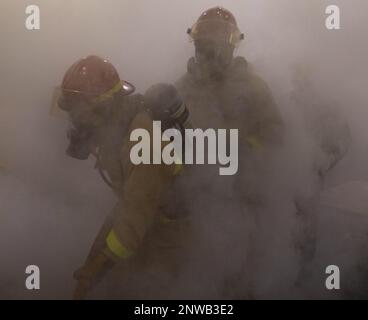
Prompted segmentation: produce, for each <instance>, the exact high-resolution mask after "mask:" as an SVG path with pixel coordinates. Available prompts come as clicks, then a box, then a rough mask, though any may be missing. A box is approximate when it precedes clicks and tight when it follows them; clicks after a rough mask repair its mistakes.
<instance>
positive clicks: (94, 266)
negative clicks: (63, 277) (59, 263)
mask: <svg viewBox="0 0 368 320" xmlns="http://www.w3.org/2000/svg"><path fill="white" fill-rule="evenodd" d="M113 264H114V263H113V261H112V260H111V259H109V258H108V257H107V255H106V254H104V253H103V252H100V253H98V254H97V256H96V257H94V258H92V259H90V260H89V261H87V262H86V264H85V265H84V266H83V267H82V268H80V269H78V270H77V271H76V272H75V273H74V279H76V280H77V281H78V283H77V286H76V288H75V290H74V294H73V299H74V300H83V299H85V298H86V297H87V295H88V293H89V292H90V290H91V289H92V288H93V287H94V286H95V285H96V284H97V283H98V282H99V281H100V280H101V279H102V278H103V276H104V275H105V273H106V272H107V271H108V270H109V269H110V268H111V267H112V266H113Z"/></svg>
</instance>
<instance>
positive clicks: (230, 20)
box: [187, 7, 244, 47]
mask: <svg viewBox="0 0 368 320" xmlns="http://www.w3.org/2000/svg"><path fill="white" fill-rule="evenodd" d="M187 33H188V34H189V35H190V37H191V38H192V40H199V39H208V40H212V41H215V42H225V43H228V44H231V45H232V46H234V47H235V46H237V45H238V44H239V42H240V41H241V40H243V39H244V34H242V33H241V32H240V30H239V28H238V25H237V22H236V19H235V17H234V15H233V14H232V13H231V12H230V11H229V10H227V9H225V8H222V7H214V8H211V9H208V10H206V11H205V12H203V13H202V14H201V16H200V17H199V18H198V20H197V22H196V23H195V24H194V25H193V27H192V28H189V29H188V31H187Z"/></svg>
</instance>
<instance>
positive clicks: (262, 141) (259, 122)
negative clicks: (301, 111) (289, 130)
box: [247, 74, 284, 148]
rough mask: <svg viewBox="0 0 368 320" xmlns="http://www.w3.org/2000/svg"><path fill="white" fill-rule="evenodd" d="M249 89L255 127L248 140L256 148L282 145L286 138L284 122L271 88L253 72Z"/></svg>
mask: <svg viewBox="0 0 368 320" xmlns="http://www.w3.org/2000/svg"><path fill="white" fill-rule="evenodd" d="M249 89H250V92H251V97H250V102H251V104H252V116H253V117H254V127H253V130H252V132H251V133H250V134H249V136H248V137H247V142H248V143H249V144H250V145H253V146H254V147H256V148H257V147H262V146H264V145H280V144H281V143H282V142H283V139H284V123H283V120H282V116H281V114H280V111H279V108H278V106H277V104H276V102H275V100H274V98H273V96H272V93H271V90H270V88H269V87H268V85H267V84H266V82H265V81H263V80H262V79H261V78H260V77H258V76H257V75H255V74H252V76H251V77H250V80H249V88H248V90H249Z"/></svg>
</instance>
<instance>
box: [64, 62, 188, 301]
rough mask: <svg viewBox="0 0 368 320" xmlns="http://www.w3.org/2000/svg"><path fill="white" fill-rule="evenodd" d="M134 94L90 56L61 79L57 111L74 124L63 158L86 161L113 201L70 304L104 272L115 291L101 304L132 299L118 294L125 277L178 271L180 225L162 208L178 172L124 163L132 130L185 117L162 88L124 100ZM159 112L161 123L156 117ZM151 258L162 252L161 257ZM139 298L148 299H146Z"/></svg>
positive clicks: (173, 97) (165, 275)
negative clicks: (143, 272) (111, 299)
mask: <svg viewBox="0 0 368 320" xmlns="http://www.w3.org/2000/svg"><path fill="white" fill-rule="evenodd" d="M133 90H134V87H133V86H132V85H130V84H129V83H127V82H125V81H121V80H120V78H119V75H118V73H117V72H116V70H115V68H114V67H113V66H112V64H110V63H109V62H108V61H107V60H103V59H101V58H99V57H96V56H89V57H87V58H84V59H81V60H79V61H78V62H76V63H75V64H74V65H73V66H72V67H71V68H70V69H69V70H68V71H67V73H66V74H65V77H64V80H63V84H62V91H61V92H62V95H61V97H60V99H59V107H60V108H61V109H62V110H64V111H67V112H68V114H69V116H70V119H71V122H72V124H73V129H71V130H70V132H69V134H68V137H69V139H70V146H69V148H68V150H67V153H68V154H69V155H70V156H72V157H74V158H77V159H81V160H82V159H86V158H88V156H89V155H90V154H93V155H94V156H95V157H96V159H97V162H96V167H97V168H98V170H99V171H100V173H101V175H102V177H103V179H104V180H105V181H106V182H107V183H108V184H109V185H110V186H111V187H112V188H113V189H114V191H115V193H116V194H117V195H118V197H119V202H118V204H117V205H116V206H115V208H114V210H113V211H112V213H111V214H110V216H109V217H108V218H107V219H106V221H105V223H104V225H103V226H102V228H101V230H100V232H99V234H98V236H97V238H96V240H95V242H94V244H93V246H92V249H91V251H90V254H89V256H88V258H87V260H86V262H85V264H84V266H83V267H82V268H81V269H79V270H78V271H77V272H76V273H75V278H76V280H77V281H78V284H77V287H76V290H75V293H74V298H75V299H83V298H85V297H86V296H87V294H88V293H89V292H90V290H91V288H92V287H93V286H94V285H95V284H96V283H97V282H98V281H99V280H100V279H101V278H103V277H104V275H105V274H106V273H107V271H108V270H110V269H113V270H111V273H110V274H112V275H113V276H114V277H115V278H114V281H113V282H114V285H115V288H111V290H109V291H108V292H106V296H105V297H114V298H127V297H131V296H129V292H127V291H124V290H125V289H129V288H124V281H125V280H126V279H127V278H129V277H130V274H129V272H132V271H137V269H139V268H143V269H144V268H148V269H149V268H157V270H160V271H161V272H162V275H163V277H162V279H158V281H159V282H160V281H161V280H162V282H164V281H165V280H164V278H165V279H168V278H169V277H170V275H173V274H175V271H176V270H177V268H176V267H177V266H180V263H178V262H179V260H177V258H178V257H179V252H181V253H183V251H180V250H179V249H178V248H179V247H180V245H179V244H178V242H175V239H176V240H178V239H179V241H180V238H181V234H183V233H184V229H185V227H183V226H184V225H185V223H183V222H182V220H185V219H180V218H178V217H176V219H173V218H172V217H170V213H168V212H167V210H166V209H165V208H166V204H167V198H168V197H165V195H166V194H167V192H168V190H170V188H171V186H172V185H173V183H174V181H175V178H176V177H177V176H178V175H180V174H181V171H182V166H181V165H177V164H173V165H164V164H162V165H143V164H141V165H133V164H132V163H131V161H130V149H131V147H132V146H133V142H131V141H130V140H129V137H130V133H131V132H132V131H133V130H134V129H137V128H139V129H146V130H147V131H148V132H150V133H151V136H152V126H153V120H162V123H163V126H165V123H166V124H167V127H171V126H179V127H181V128H184V125H185V123H186V120H187V116H188V114H187V113H186V110H185V108H183V105H182V104H181V103H180V99H179V97H178V96H177V94H176V90H175V88H173V87H171V86H169V85H157V86H155V87H153V88H152V90H149V91H148V92H147V95H146V96H147V98H146V97H145V96H141V95H129V94H130V93H131V92H132V91H133ZM157 99H158V100H160V101H157ZM161 100H162V103H161ZM153 105H156V109H154V110H153V108H150V106H153ZM166 106H167V109H166V111H170V110H173V109H172V108H174V109H176V110H179V109H180V110H181V108H182V109H183V110H184V111H183V113H184V114H185V117H184V118H185V119H184V118H183V117H181V118H180V123H179V121H177V120H175V119H172V118H170V115H169V116H167V114H168V113H167V112H166V113H165V112H161V111H162V110H159V108H166ZM170 108H171V109H170ZM174 111H175V110H174ZM174 111H173V114H174V113H175V114H176V115H177V114H178V113H177V112H174ZM163 113H164V114H165V115H166V116H167V117H168V119H162V118H161V115H162V114H163ZM182 115H183V114H182ZM183 119H184V121H183ZM166 120H167V121H166ZM163 147H164V146H163ZM151 150H153V148H152V147H151ZM151 153H152V151H151ZM151 159H152V154H151ZM168 201H169V202H170V200H168ZM179 220H180V221H179ZM174 235H175V237H174V238H175V239H173V236H174ZM165 250H166V251H165ZM158 251H162V252H163V251H165V252H164V254H161V255H160V254H158ZM167 253H168V254H169V255H170V254H171V253H172V255H171V256H172V257H173V258H172V259H171V261H173V262H174V263H171V264H170V263H168V262H169V260H170V257H169V256H168V254H167ZM155 254H156V256H155ZM181 256H182V257H183V256H184V255H183V254H181ZM151 257H153V258H151ZM158 257H162V260H160V259H158ZM129 270H130V271H129ZM122 271H123V272H122ZM156 274H159V273H156ZM116 279H118V280H117V281H116ZM124 279H125V280H124ZM152 286H153V285H152ZM139 294H143V295H142V296H141V297H150V294H151V293H149V292H148V291H147V292H140V293H139ZM152 294H153V295H154V293H152ZM132 295H134V292H133V293H132Z"/></svg>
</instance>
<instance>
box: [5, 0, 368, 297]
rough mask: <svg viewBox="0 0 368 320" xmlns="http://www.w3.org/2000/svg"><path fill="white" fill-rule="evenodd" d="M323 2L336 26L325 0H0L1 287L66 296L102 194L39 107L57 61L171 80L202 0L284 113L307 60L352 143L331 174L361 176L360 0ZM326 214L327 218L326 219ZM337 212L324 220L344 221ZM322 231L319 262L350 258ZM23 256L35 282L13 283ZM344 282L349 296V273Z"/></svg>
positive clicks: (365, 47)
mask: <svg viewBox="0 0 368 320" xmlns="http://www.w3.org/2000/svg"><path fill="white" fill-rule="evenodd" d="M332 3H333V4H336V5H339V7H340V9H341V15H342V16H341V23H342V30H339V31H328V30H327V29H326V28H325V13H324V11H325V7H326V6H327V5H328V4H331V1H322V0H320V1H318V0H308V1H306V0H304V1H301V0H297V1H296V0H241V1H240V0H237V1H235V0H234V1H180V0H155V1H148V0H144V1H142V0H136V1H117V0H103V1H102V0H99V1H97V0H88V1H86V0H69V1H62V0H52V1H49V0H48V1H46V0H44V1H22V0H17V1H11V0H2V1H1V3H0V44H1V47H0V48H1V51H0V162H1V163H3V164H4V165H5V167H6V168H7V170H6V172H5V173H4V174H2V175H0V298H69V297H70V294H71V290H72V288H73V286H74V282H73V280H72V277H71V275H72V272H73V270H75V269H76V268H77V267H78V266H79V265H80V264H81V263H82V261H83V259H84V257H85V255H86V254H87V250H88V247H89V244H90V243H91V241H92V239H93V238H94V235H95V233H96V232H97V230H98V227H99V225H100V224H101V222H102V221H103V218H104V216H105V214H106V213H107V212H108V211H109V210H110V208H111V207H112V205H113V201H114V198H113V196H112V195H111V192H110V190H109V189H108V187H107V186H105V185H104V183H103V182H102V181H101V179H100V177H99V176H98V174H97V172H95V171H94V170H93V162H92V161H91V162H89V164H87V163H83V162H78V161H74V160H72V159H68V158H67V157H66V156H65V152H64V151H65V148H66V145H67V141H66V138H65V129H66V128H67V123H66V122H65V121H64V120H63V119H60V118H57V117H52V116H50V113H49V110H50V107H51V105H50V103H51V97H52V91H53V88H54V87H55V86H58V85H60V82H61V80H62V77H63V74H64V72H65V70H66V68H68V67H69V65H70V64H71V63H73V62H74V61H75V60H77V59H79V58H80V57H81V56H84V55H88V54H98V55H102V56H105V57H107V58H109V59H110V60H111V62H112V63H113V64H114V65H115V66H116V67H117V69H118V70H119V71H120V75H121V77H122V78H124V79H126V80H128V81H130V82H132V83H134V84H135V85H136V87H137V90H138V91H140V92H142V91H144V90H145V89H147V88H148V87H149V86H150V85H151V84H153V83H156V82H162V81H164V82H174V81H175V80H177V79H178V78H179V77H180V76H181V75H182V74H184V72H185V71H186V63H187V60H188V58H189V57H190V56H191V54H192V52H193V48H192V44H191V43H190V42H189V40H188V37H187V35H186V30H187V28H188V27H190V26H191V25H192V24H193V23H194V22H195V21H196V19H197V18H198V16H199V15H200V13H201V12H202V11H204V10H205V9H207V8H209V7H213V6H216V5H222V6H224V7H226V8H228V9H229V10H231V11H232V12H233V13H234V15H235V16H236V18H237V20H238V24H239V27H240V29H241V30H242V31H243V32H244V33H245V36H246V41H245V42H244V43H243V44H241V46H240V48H239V49H238V50H237V54H238V55H244V56H245V57H246V58H247V59H248V60H249V61H251V62H252V63H253V64H254V65H255V66H256V67H257V69H258V71H259V73H260V74H261V75H262V77H263V78H265V80H266V81H267V82H268V83H269V85H270V86H271V89H272V91H273V93H274V95H275V97H276V99H277V101H278V103H279V104H280V108H281V110H282V112H283V114H284V116H285V117H286V118H287V117H288V115H289V114H291V113H292V112H293V110H289V109H288V107H287V103H284V102H285V101H287V99H288V95H289V93H290V91H291V90H292V84H291V74H292V68H293V67H294V66H295V65H297V64H300V63H307V64H308V65H309V66H310V69H311V70H312V74H313V80H314V82H315V84H316V85H317V86H318V87H319V88H320V89H321V92H324V93H325V94H326V96H331V97H333V98H334V100H337V101H339V102H340V104H341V106H342V107H343V109H344V111H345V113H346V115H347V118H348V120H349V123H350V125H351V127H352V131H353V139H354V145H353V148H352V150H351V152H350V153H349V155H348V157H347V158H346V159H345V160H344V161H343V162H342V163H341V164H340V165H339V167H338V168H337V169H336V170H335V172H334V174H333V176H332V177H331V179H330V184H331V185H335V184H339V183H343V182H344V181H350V180H367V179H368V165H367V160H368V159H367V151H366V150H367V139H366V136H367V129H366V126H367V116H368V111H367V106H368V105H367V102H368V94H367V81H366V74H367V71H368V67H367V64H368V61H367V60H368V44H367V40H366V39H367V33H366V30H367V18H368V13H367V12H368V4H367V2H366V1H364V0H350V1H349V0H339V1H337V0H335V1H333V2H332ZM29 4H37V5H39V6H40V9H41V30H38V31H28V30H26V29H25V26H24V22H25V18H26V15H25V8H26V6H27V5H29ZM96 195H98V197H97V196H96ZM328 214H329V213H328V212H326V213H325V215H324V219H326V221H327V219H329V218H330V217H333V219H335V218H334V217H335V216H336V214H335V213H330V214H331V216H329V215H328ZM336 219H337V218H336ZM354 219H355V217H352V218H351V220H350V219H349V221H353V220H354ZM367 219H368V218H367ZM337 220H338V219H337ZM337 220H336V221H335V222H333V223H331V221H330V222H329V226H331V228H332V227H336V228H335V229H334V230H340V229H339V228H343V227H344V228H348V227H347V226H346V223H342V225H339V222H338V221H337ZM352 224H354V223H352ZM360 226H362V225H361V223H360ZM363 226H364V225H363ZM352 228H354V227H352ZM363 229H364V227H363ZM363 231H364V230H363ZM323 234H324V233H323ZM323 234H322V236H323ZM322 238H323V237H322ZM325 238H327V239H325V242H324V244H325V246H324V247H323V248H322V249H321V250H322V256H323V257H324V259H325V260H323V259H322V260H323V261H322V262H321V266H323V264H324V263H325V262H328V264H333V263H338V262H339V261H343V260H344V261H346V260H351V259H350V257H349V256H348V253H349V252H353V251H354V250H357V251H359V246H355V245H354V246H352V247H351V248H350V249H351V250H350V249H348V250H346V248H342V249H343V250H342V249H341V248H340V247H339V244H338V241H339V240H341V239H339V233H338V232H337V233H336V234H335V236H333V237H331V236H330V235H329V236H328V237H325ZM340 244H341V243H340ZM340 249H341V250H340ZM339 250H340V251H339ZM342 252H344V254H342ZM344 255H345V256H344ZM354 256H355V252H354ZM333 260H334V261H333ZM336 261H337V262H336ZM28 264H37V265H39V266H40V268H41V290H40V291H39V292H38V293H33V292H32V293H28V292H26V291H25V290H24V280H25V275H24V270H25V267H26V266H27V265H28ZM321 272H323V270H322V269H321ZM343 283H345V284H346V283H347V282H343ZM61 284H62V285H61ZM349 288H353V289H352V290H353V293H354V294H355V296H358V293H359V289H357V291H354V288H355V287H354V283H353V284H349ZM319 296H321V294H320V295H319ZM322 296H323V294H322ZM326 296H327V297H335V296H336V295H335V294H331V293H326Z"/></svg>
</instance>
